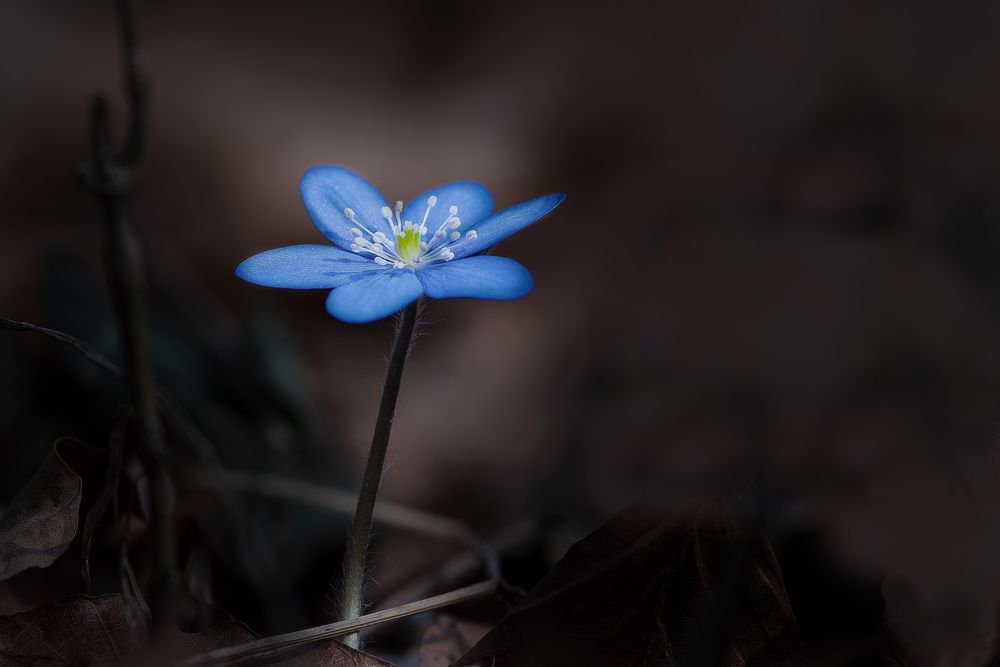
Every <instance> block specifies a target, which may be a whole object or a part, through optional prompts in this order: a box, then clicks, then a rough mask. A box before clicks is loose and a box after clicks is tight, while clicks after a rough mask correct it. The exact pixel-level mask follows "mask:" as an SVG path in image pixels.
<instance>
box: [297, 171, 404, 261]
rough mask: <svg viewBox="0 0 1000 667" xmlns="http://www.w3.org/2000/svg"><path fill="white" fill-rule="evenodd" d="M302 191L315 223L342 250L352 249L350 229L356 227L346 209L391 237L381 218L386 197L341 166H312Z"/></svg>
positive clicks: (302, 184) (362, 221)
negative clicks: (352, 210)
mask: <svg viewBox="0 0 1000 667" xmlns="http://www.w3.org/2000/svg"><path fill="white" fill-rule="evenodd" d="M299 190H300V191H301V192H302V203H304V204H305V206H306V211H308V212H309V217H310V218H312V221H313V223H314V224H315V225H316V227H317V228H318V229H319V231H321V232H322V233H323V236H325V237H326V238H328V239H330V240H331V241H333V242H334V243H336V244H337V245H339V246H340V247H341V248H344V249H345V250H346V249H349V248H350V247H351V243H352V240H351V239H352V237H351V227H355V226H356V225H355V224H354V223H353V222H351V221H350V220H348V219H347V216H346V215H344V209H345V208H351V209H354V212H355V213H356V214H357V217H358V220H359V221H360V222H361V223H362V224H363V225H364V226H365V227H367V228H368V229H369V230H371V231H372V232H379V231H381V232H382V233H384V234H385V235H386V236H388V237H389V238H390V239H391V238H392V230H391V228H390V227H389V223H388V222H386V219H385V218H383V217H382V207H383V206H386V202H385V198H384V197H383V196H382V195H381V193H379V191H378V190H376V189H375V186H373V185H372V184H371V183H369V182H368V181H366V180H365V179H363V178H361V177H360V176H358V175H357V174H355V173H354V172H352V171H348V170H347V169H343V168H342V167H326V166H320V167H313V168H312V169H310V170H309V171H307V172H306V173H305V175H303V176H302V181H301V183H299Z"/></svg>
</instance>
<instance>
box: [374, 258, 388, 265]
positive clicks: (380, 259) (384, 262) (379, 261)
mask: <svg viewBox="0 0 1000 667" xmlns="http://www.w3.org/2000/svg"><path fill="white" fill-rule="evenodd" d="M375 263H376V264H378V265H379V266H385V265H386V264H388V263H389V262H387V261H385V260H384V259H382V258H381V257H376V258H375Z"/></svg>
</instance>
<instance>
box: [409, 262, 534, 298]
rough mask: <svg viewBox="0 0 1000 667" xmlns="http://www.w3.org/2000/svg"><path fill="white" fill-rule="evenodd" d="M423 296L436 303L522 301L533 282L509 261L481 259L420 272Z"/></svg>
mask: <svg viewBox="0 0 1000 667" xmlns="http://www.w3.org/2000/svg"><path fill="white" fill-rule="evenodd" d="M417 278H419V279H420V282H421V283H422V284H423V286H424V293H425V294H426V295H427V296H430V297H434V298H435V299H451V298H455V297H471V298H474V299H498V300H507V299H520V298H521V297H522V296H524V295H525V294H527V293H528V292H530V291H531V287H532V285H533V284H534V281H533V280H532V279H531V274H530V273H528V270H527V269H526V268H524V267H523V266H521V265H520V264H518V263H517V262H515V261H514V260H512V259H509V258H507V257H495V256H493V255H479V256H476V257H467V258H465V259H456V260H452V261H450V262H448V263H444V264H431V265H430V266H427V267H425V268H422V269H420V270H419V271H417Z"/></svg>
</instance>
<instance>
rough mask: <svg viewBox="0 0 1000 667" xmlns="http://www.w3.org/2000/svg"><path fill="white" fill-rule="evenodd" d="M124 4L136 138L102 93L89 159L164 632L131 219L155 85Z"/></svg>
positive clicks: (165, 511)
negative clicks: (118, 125) (146, 492)
mask: <svg viewBox="0 0 1000 667" xmlns="http://www.w3.org/2000/svg"><path fill="white" fill-rule="evenodd" d="M117 10H118V19H119V32H120V36H121V41H122V58H123V61H124V68H125V91H126V94H127V97H128V101H129V133H128V139H127V142H126V145H125V149H124V150H123V151H121V153H119V154H117V155H116V154H115V151H114V148H113V145H112V140H111V127H110V125H111V123H110V120H109V112H108V104H107V101H106V100H105V99H104V98H103V97H101V96H97V97H95V99H94V101H93V104H92V105H91V116H90V142H91V160H90V162H89V164H87V165H85V167H84V179H85V183H86V185H87V187H88V188H89V189H90V190H91V192H92V193H93V194H94V196H95V197H96V198H97V200H98V202H99V203H100V205H101V208H102V210H103V212H104V217H105V237H104V238H105V246H104V261H105V266H106V270H107V276H108V283H109V287H110V290H111V296H112V300H113V301H114V305H115V313H116V316H117V320H118V330H119V335H120V338H121V346H122V353H123V354H122V356H123V358H124V359H125V370H126V374H127V377H128V384H129V390H130V393H131V397H132V404H133V409H134V410H135V415H136V419H137V420H138V422H139V426H140V429H139V438H138V453H139V457H140V458H141V459H142V462H143V466H144V467H145V468H146V472H147V474H148V476H149V480H150V506H151V513H150V514H151V516H150V530H151V534H152V552H153V554H152V556H153V558H152V573H151V579H152V581H151V588H152V590H151V602H152V604H151V611H152V616H153V623H152V627H153V632H154V634H160V633H162V632H164V631H166V630H167V629H170V628H173V626H174V618H175V615H176V609H175V603H176V601H175V596H174V591H175V588H176V582H177V563H176V553H175V545H174V537H173V509H172V503H173V490H172V485H171V481H170V476H169V473H168V471H167V464H166V447H165V445H164V438H163V428H162V425H161V424H160V416H159V413H158V412H157V406H156V403H157V396H156V388H155V384H154V381H153V369H152V363H151V361H150V358H149V336H148V332H147V327H146V297H145V268H144V265H143V257H142V251H141V249H140V247H139V242H138V240H137V239H136V237H135V232H134V231H133V229H132V224H131V204H132V196H133V191H134V188H135V183H136V181H137V179H138V174H139V172H140V171H141V168H142V163H143V161H144V159H145V150H146V143H147V141H146V134H147V127H146V116H147V107H148V102H147V85H146V78H145V75H144V73H143V71H142V68H141V58H140V54H139V49H138V43H137V38H136V27H135V7H134V4H133V0H117Z"/></svg>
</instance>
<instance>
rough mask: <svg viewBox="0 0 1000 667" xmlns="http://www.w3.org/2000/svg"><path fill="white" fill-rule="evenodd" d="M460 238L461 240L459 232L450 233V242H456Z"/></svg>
mask: <svg viewBox="0 0 1000 667" xmlns="http://www.w3.org/2000/svg"><path fill="white" fill-rule="evenodd" d="M460 238H462V233H461V232H452V233H451V240H452V241H457V240H459V239H460Z"/></svg>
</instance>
